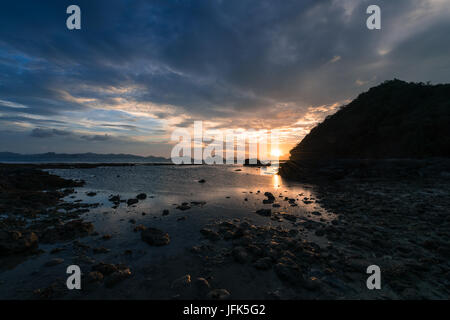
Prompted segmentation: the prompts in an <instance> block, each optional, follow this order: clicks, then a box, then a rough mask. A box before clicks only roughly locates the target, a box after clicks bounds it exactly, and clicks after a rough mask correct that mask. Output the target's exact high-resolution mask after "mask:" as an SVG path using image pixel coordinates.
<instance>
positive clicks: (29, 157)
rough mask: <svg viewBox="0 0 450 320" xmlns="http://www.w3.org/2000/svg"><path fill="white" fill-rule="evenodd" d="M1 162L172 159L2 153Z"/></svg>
mask: <svg viewBox="0 0 450 320" xmlns="http://www.w3.org/2000/svg"><path fill="white" fill-rule="evenodd" d="M0 162H6V163H170V162H171V160H170V159H166V158H163V157H154V156H147V157H142V156H137V155H132V154H98V153H75V154H69V153H54V152H48V153H39V154H20V153H13V152H0Z"/></svg>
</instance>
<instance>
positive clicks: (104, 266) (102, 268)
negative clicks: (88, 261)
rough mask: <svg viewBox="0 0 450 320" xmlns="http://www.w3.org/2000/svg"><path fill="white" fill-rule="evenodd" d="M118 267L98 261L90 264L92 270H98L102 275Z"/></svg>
mask: <svg viewBox="0 0 450 320" xmlns="http://www.w3.org/2000/svg"><path fill="white" fill-rule="evenodd" d="M118 270H119V269H118V268H117V266H115V265H114V264H109V263H104V262H100V263H98V264H96V265H94V266H92V271H98V272H100V273H102V274H104V275H110V274H112V273H114V272H116V271H118Z"/></svg>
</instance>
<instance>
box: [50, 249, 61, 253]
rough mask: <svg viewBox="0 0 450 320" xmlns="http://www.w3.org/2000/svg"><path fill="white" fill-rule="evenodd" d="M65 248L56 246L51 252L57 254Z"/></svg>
mask: <svg viewBox="0 0 450 320" xmlns="http://www.w3.org/2000/svg"><path fill="white" fill-rule="evenodd" d="M63 250H64V249H63V248H54V249H52V250H51V251H50V254H56V253H59V252H61V251H63Z"/></svg>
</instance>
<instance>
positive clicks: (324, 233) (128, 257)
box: [0, 166, 450, 299]
mask: <svg viewBox="0 0 450 320" xmlns="http://www.w3.org/2000/svg"><path fill="white" fill-rule="evenodd" d="M434 168H435V169H436V168H437V166H434ZM439 168H441V169H442V168H443V167H442V166H440V167H439ZM435 169H426V170H425V172H427V174H426V175H409V176H408V178H403V179H398V178H395V179H393V178H391V177H388V176H386V177H374V176H370V177H362V176H360V175H356V174H354V175H348V176H346V177H344V178H342V177H341V178H339V179H331V180H330V179H329V180H324V179H323V177H322V178H319V179H317V181H315V182H313V181H312V180H311V181H309V184H308V185H305V188H307V189H305V190H311V193H308V195H307V194H304V193H298V194H292V193H288V190H287V189H284V188H280V189H278V190H277V192H276V193H275V192H274V191H269V190H264V189H258V190H248V191H244V192H242V193H241V196H240V199H236V198H234V199H229V200H228V199H225V200H226V201H233V202H235V203H236V202H237V201H239V202H240V203H241V204H240V205H239V204H238V205H237V206H238V207H239V206H240V207H241V208H246V207H245V205H246V204H248V203H254V204H255V209H254V210H249V212H248V215H246V216H236V217H226V216H223V217H220V218H215V219H211V220H210V221H209V222H208V223H205V224H202V225H200V227H199V229H198V230H197V231H196V230H192V227H193V225H191V224H190V223H191V219H193V218H195V215H196V214H199V212H202V210H207V209H208V207H209V206H211V205H212V203H210V202H206V201H197V200H196V201H194V200H190V201H186V202H183V203H181V204H173V206H174V207H173V208H174V209H173V210H172V209H171V210H169V209H167V208H168V206H169V205H170V204H168V203H166V204H165V205H166V206H167V207H166V209H164V210H159V211H158V212H154V213H153V214H152V216H151V217H148V214H147V213H145V212H142V214H141V212H140V211H137V210H138V209H136V208H138V207H136V206H137V205H139V204H140V203H141V202H145V201H149V199H152V198H153V195H147V194H145V193H137V194H136V195H135V197H133V198H129V197H124V196H123V195H121V194H112V195H110V196H109V198H107V202H108V203H107V206H105V207H104V208H105V211H104V212H103V215H106V214H108V215H109V214H110V213H109V211H111V210H112V211H114V210H116V209H115V208H117V207H119V208H123V209H124V210H126V212H127V214H128V215H130V218H128V219H120V221H118V220H115V221H116V222H115V223H116V224H123V225H124V226H125V227H126V228H125V229H126V230H129V232H130V233H131V234H132V235H133V236H132V237H130V236H126V237H125V238H120V234H118V233H114V234H111V233H105V232H102V231H100V232H97V231H96V230H94V223H92V222H90V221H89V219H88V220H85V215H84V214H85V213H86V212H88V211H89V210H93V209H95V207H96V204H95V203H90V204H87V203H83V202H80V201H78V202H70V201H69V202H66V201H64V200H63V198H64V197H68V198H69V199H70V197H71V195H72V194H76V192H79V191H77V190H79V189H80V186H82V184H83V181H74V180H67V179H62V178H59V177H58V176H55V175H52V174H49V173H47V172H43V171H39V170H36V169H32V168H21V169H19V168H10V167H6V168H5V167H2V168H1V170H0V172H1V177H2V179H1V181H2V182H1V184H0V188H1V198H0V209H1V211H0V213H1V219H0V236H1V241H0V275H1V272H3V271H4V270H5V269H4V268H5V267H4V266H6V265H9V267H8V268H11V264H12V263H13V262H14V265H16V264H17V263H21V262H20V261H24V259H32V260H35V259H36V261H41V260H39V259H38V257H39V256H40V255H44V254H43V251H48V252H46V253H45V257H46V258H45V262H44V264H43V266H42V267H43V268H44V269H43V270H56V269H58V268H62V269H61V270H60V271H58V272H57V273H56V274H60V276H57V277H56V276H42V277H39V276H38V274H37V273H35V271H31V273H30V275H31V277H32V279H35V281H36V282H35V283H34V282H33V281H34V280H33V281H32V283H31V284H29V287H30V288H32V289H26V290H25V289H23V290H24V291H23V293H21V292H22V291H20V290H19V291H17V290H18V289H17V287H14V288H12V290H11V292H13V291H15V295H11V298H21V299H118V298H121V299H448V297H449V295H450V292H449V289H448V288H449V287H450V286H449V284H450V283H449V270H450V265H449V261H450V259H449V256H450V252H449V249H448V248H450V239H449V234H450V224H449V219H448V213H449V212H448V208H449V207H450V200H449V199H450V194H449V193H450V182H449V179H448V177H447V176H446V174H445V172H446V171H442V170H435ZM248 170H250V169H248ZM251 170H256V169H251ZM422 170H423V167H422ZM427 170H428V171H427ZM230 172H231V173H230V174H234V175H238V174H245V173H242V172H236V171H235V169H231V170H230ZM433 172H434V173H439V174H432V173H433ZM205 180H206V182H205V183H204V184H208V179H205ZM192 183H193V184H194V185H199V186H200V185H201V186H202V187H203V185H204V184H199V183H198V180H194V179H193V181H192ZM206 188H208V186H206ZM83 194H84V192H83ZM313 194H314V196H313ZM85 195H86V196H87V197H95V195H96V192H93V191H89V192H86V194H85ZM226 198H230V197H226ZM66 199H67V198H66ZM130 200H133V201H130ZM111 205H112V208H111ZM106 208H110V209H108V210H106ZM302 208H309V209H308V211H306V212H304V211H302V210H304V209H302ZM316 208H320V210H319V209H316ZM245 210H248V209H244V211H245ZM136 211H137V212H136ZM206 212H207V211H206ZM132 214H134V215H133V216H132V217H131V215H132ZM144 214H145V215H144ZM139 216H140V217H141V219H147V220H142V221H146V222H143V223H141V222H140V219H139ZM164 219H172V220H171V221H173V223H175V224H176V226H174V227H171V229H170V228H169V226H170V224H164V223H162V222H161V223H159V224H158V223H156V221H164ZM167 221H169V220H167ZM183 226H186V227H183ZM168 228H169V229H168ZM184 233H186V234H188V236H186V237H187V239H190V241H191V240H192V241H193V242H194V245H189V246H185V248H184V249H183V250H182V251H181V253H177V254H169V253H167V254H165V252H172V251H171V248H172V247H173V246H174V245H176V242H177V240H178V241H179V238H180V236H183V234H184ZM127 239H132V241H131V240H127ZM152 252H160V253H161V254H162V255H161V256H160V258H158V259H153V258H151V256H148V255H149V254H152ZM63 253H64V255H63ZM146 256H148V258H147V259H146V258H145V257H146ZM18 257H20V259H19V261H17V260H18ZM47 257H52V258H51V259H49V258H47ZM39 263H41V262H39ZM36 264H37V262H32V263H31V265H36ZM69 264H77V265H80V266H81V268H82V270H83V278H82V288H83V290H81V291H69V290H67V288H66V287H65V278H64V275H65V269H64V268H65V267H66V265H69ZM374 264H375V265H378V266H379V267H380V269H381V279H382V289H381V290H368V289H367V287H366V279H367V277H368V276H369V275H368V274H367V273H366V269H367V267H368V266H370V265H374ZM2 266H3V267H2ZM36 269H38V268H37V267H36ZM58 270H59V269H58ZM49 274H50V275H53V274H54V273H53V271H52V272H51V273H49ZM14 283H15V282H13V283H12V284H13V285H14ZM1 288H2V283H1V282H0V289H1ZM2 292H3V291H2ZM2 297H3V298H8V297H7V296H4V295H2Z"/></svg>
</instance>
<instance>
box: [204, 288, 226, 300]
mask: <svg viewBox="0 0 450 320" xmlns="http://www.w3.org/2000/svg"><path fill="white" fill-rule="evenodd" d="M229 297H230V293H229V292H228V291H227V290H225V289H214V290H212V291H210V292H209V293H208V296H207V298H208V299H213V300H226V299H228V298H229Z"/></svg>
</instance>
